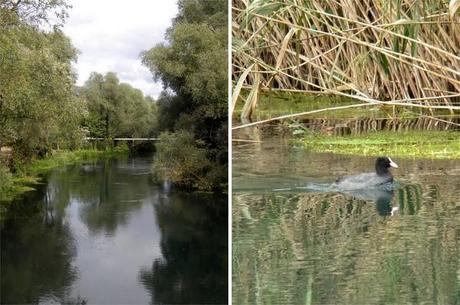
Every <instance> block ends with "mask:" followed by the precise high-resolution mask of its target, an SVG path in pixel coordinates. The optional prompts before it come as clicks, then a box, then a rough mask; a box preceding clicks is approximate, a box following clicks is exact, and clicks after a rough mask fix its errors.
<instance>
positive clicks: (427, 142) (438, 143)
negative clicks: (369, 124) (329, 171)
mask: <svg viewBox="0 0 460 305" xmlns="http://www.w3.org/2000/svg"><path fill="white" fill-rule="evenodd" d="M293 141H294V143H295V145H297V146H300V147H303V148H306V149H309V150H312V151H315V152H332V153H336V154H347V155H357V156H379V155H390V156H392V157H393V156H394V157H403V158H430V159H458V158H460V133H459V132H455V131H408V132H375V133H366V134H360V135H347V136H327V135H323V134H314V133H304V134H302V136H301V137H298V138H295V139H294V140H293Z"/></svg>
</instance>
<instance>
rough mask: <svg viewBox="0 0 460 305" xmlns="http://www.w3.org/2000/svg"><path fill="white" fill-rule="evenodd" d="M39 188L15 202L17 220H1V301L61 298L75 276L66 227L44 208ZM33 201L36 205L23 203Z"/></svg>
mask: <svg viewBox="0 0 460 305" xmlns="http://www.w3.org/2000/svg"><path fill="white" fill-rule="evenodd" d="M43 189H44V187H41V190H40V191H37V192H35V193H29V194H27V197H26V200H25V202H26V203H25V204H18V205H16V206H15V212H16V213H17V215H18V217H21V219H20V220H18V219H13V218H9V219H7V220H6V221H5V222H4V223H3V224H2V227H1V289H0V291H1V294H0V296H1V297H0V299H1V303H2V304H37V303H39V302H40V300H41V299H42V298H43V297H45V296H50V295H51V296H53V297H54V298H55V299H65V298H66V296H67V295H68V294H69V291H70V287H71V285H72V283H73V282H74V281H75V279H76V277H77V269H76V268H75V266H73V265H72V261H73V259H74V258H75V255H76V248H75V244H74V242H73V239H72V235H71V232H70V228H69V226H68V224H67V223H66V222H65V220H64V219H63V217H61V216H59V215H53V213H52V212H51V211H50V210H49V209H48V208H47V205H48V204H49V203H48V202H46V201H47V197H46V196H45V197H43V193H44V190H43ZM37 201H38V202H39V204H38V205H35V206H32V207H31V206H29V205H27V203H30V202H37ZM19 215H21V216H19ZM32 228H33V229H32Z"/></svg>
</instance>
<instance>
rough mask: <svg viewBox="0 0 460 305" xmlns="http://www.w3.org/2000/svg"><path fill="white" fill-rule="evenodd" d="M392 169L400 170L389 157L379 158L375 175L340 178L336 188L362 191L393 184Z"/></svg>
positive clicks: (365, 174)
mask: <svg viewBox="0 0 460 305" xmlns="http://www.w3.org/2000/svg"><path fill="white" fill-rule="evenodd" d="M390 167H395V168H398V165H397V164H396V163H394V162H393V160H391V159H390V158H389V157H378V158H377V160H376V161H375V173H364V174H359V175H356V176H349V177H344V178H339V179H337V181H336V182H335V184H334V186H335V187H336V188H338V189H340V190H361V189H366V188H372V187H376V186H378V185H382V184H385V183H388V182H393V175H392V174H391V173H390V171H389V170H388V169H389V168H390Z"/></svg>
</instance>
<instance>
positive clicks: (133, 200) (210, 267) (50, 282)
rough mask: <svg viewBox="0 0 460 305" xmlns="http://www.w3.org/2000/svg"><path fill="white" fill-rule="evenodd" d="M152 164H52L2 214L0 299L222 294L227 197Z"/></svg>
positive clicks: (223, 297) (126, 300) (215, 298)
mask: <svg viewBox="0 0 460 305" xmlns="http://www.w3.org/2000/svg"><path fill="white" fill-rule="evenodd" d="M150 164H151V158H126V159H119V160H112V161H104V162H95V163H88V164H83V165H73V166H67V167H63V168H58V169H55V170H53V171H52V172H51V173H50V174H49V175H48V177H47V179H46V180H45V181H46V182H45V183H44V184H42V185H41V186H39V189H38V190H37V191H34V192H31V193H28V194H27V195H26V196H25V198H24V199H23V200H21V201H19V202H16V203H15V205H14V209H13V210H12V211H11V212H10V213H9V214H8V215H7V217H6V219H5V220H4V221H3V222H2V223H1V291H0V292H1V294H0V298H1V303H2V304H61V303H66V304H178V303H180V304H209V303H212V304H223V303H226V302H227V207H226V198H225V197H224V198H222V197H217V196H211V195H197V194H187V193H180V192H174V191H171V190H169V189H168V188H167V187H166V188H164V187H158V186H156V185H153V184H151V183H150V179H149V175H150V174H149V172H150Z"/></svg>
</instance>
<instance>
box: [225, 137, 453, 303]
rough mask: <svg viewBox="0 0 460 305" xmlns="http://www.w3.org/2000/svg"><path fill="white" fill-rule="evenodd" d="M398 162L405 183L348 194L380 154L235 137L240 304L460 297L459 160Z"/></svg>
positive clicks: (442, 300) (237, 296) (236, 273)
mask: <svg viewBox="0 0 460 305" xmlns="http://www.w3.org/2000/svg"><path fill="white" fill-rule="evenodd" d="M392 159H393V160H394V161H395V162H396V163H397V164H398V165H399V168H398V169H393V170H392V172H393V175H394V177H395V179H396V182H397V183H396V185H397V187H396V189H394V190H391V191H382V192H365V191H364V192H361V193H359V192H355V193H340V192H334V191H328V188H327V187H326V186H327V185H328V184H330V183H331V182H332V181H334V180H335V179H336V178H337V177H340V176H344V175H353V174H357V173H361V172H369V171H373V168H374V162H375V158H371V157H353V156H345V155H336V154H330V153H313V152H309V151H307V150H306V149H303V148H296V147H294V146H292V145H291V144H290V143H289V141H287V140H284V139H277V138H263V139H262V142H261V143H244V142H243V143H241V142H237V143H236V144H234V146H233V167H232V168H233V177H234V178H233V194H232V196H233V208H232V213H233V241H232V245H233V246H232V251H233V257H232V266H233V273H232V277H233V296H232V298H233V302H234V304H283V305H286V304H307V305H312V304H316V305H325V304H359V305H364V304H366V305H370V304H459V301H460V160H450V161H433V160H426V159H425V160H423V159H418V160H417V159H415V160H414V159H404V158H396V157H393V158H392ZM312 186H315V187H312Z"/></svg>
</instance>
